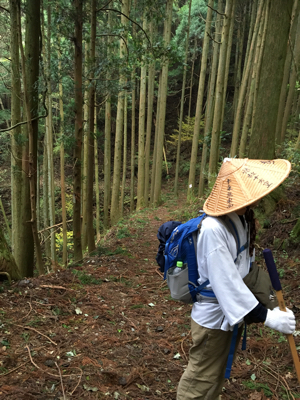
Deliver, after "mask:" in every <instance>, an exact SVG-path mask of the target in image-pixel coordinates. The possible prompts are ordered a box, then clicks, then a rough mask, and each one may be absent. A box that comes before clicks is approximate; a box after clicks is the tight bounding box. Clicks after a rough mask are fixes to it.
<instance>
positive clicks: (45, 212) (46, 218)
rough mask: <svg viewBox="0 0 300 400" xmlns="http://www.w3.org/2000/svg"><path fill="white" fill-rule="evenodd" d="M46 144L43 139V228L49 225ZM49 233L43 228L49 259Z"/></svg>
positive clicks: (49, 257)
mask: <svg viewBox="0 0 300 400" xmlns="http://www.w3.org/2000/svg"><path fill="white" fill-rule="evenodd" d="M48 167H49V164H48V146H47V141H46V140H45V141H44V154H43V222H44V228H48V227H49V226H50V220H49V185H48V174H49V170H48ZM50 235H51V233H50V232H49V230H48V229H47V230H45V232H44V243H45V253H46V257H47V258H48V259H49V260H50V259H51V239H50Z"/></svg>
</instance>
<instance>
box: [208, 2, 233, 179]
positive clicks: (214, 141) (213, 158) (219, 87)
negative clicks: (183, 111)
mask: <svg viewBox="0 0 300 400" xmlns="http://www.w3.org/2000/svg"><path fill="white" fill-rule="evenodd" d="M232 7H233V0H227V2H226V7H225V19H224V25H223V30H222V43H221V47H220V56H219V65H218V75H217V83H216V97H215V108H214V119H213V126H212V136H211V146H210V158H209V171H208V179H209V183H210V185H212V184H213V183H214V179H215V177H216V175H217V164H218V159H217V156H218V153H219V139H220V128H221V117H222V109H223V107H224V102H223V99H224V96H223V91H224V90H225V88H224V82H225V69H226V56H227V46H228V36H229V29H230V20H231V12H232Z"/></svg>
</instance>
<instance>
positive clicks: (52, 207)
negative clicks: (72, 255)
mask: <svg viewBox="0 0 300 400" xmlns="http://www.w3.org/2000/svg"><path fill="white" fill-rule="evenodd" d="M47 17H48V18H47V51H46V54H47V105H48V115H47V120H48V130H47V146H48V186H49V190H48V194H49V217H50V226H53V225H54V224H55V199H54V193H55V192H54V170H53V169H54V164H53V121H52V86H51V5H50V3H48V5H47ZM51 260H52V264H54V263H55V262H56V249H55V229H54V228H53V229H51Z"/></svg>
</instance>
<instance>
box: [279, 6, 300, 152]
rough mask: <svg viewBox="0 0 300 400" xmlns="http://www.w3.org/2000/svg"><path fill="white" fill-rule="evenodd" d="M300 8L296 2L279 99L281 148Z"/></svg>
mask: <svg viewBox="0 0 300 400" xmlns="http://www.w3.org/2000/svg"><path fill="white" fill-rule="evenodd" d="M299 7H300V2H299V0H294V5H293V11H292V16H291V22H290V32H289V43H288V48H287V54H286V58H285V64H284V73H283V78H282V84H281V91H280V99H279V106H278V113H277V121H276V134H275V136H276V144H277V145H279V146H280V145H281V128H282V120H283V115H284V108H285V102H286V95H287V87H288V82H289V77H290V71H291V62H292V48H293V47H294V43H295V41H296V29H297V25H298V24H299V22H298V15H299ZM298 39H299V38H298Z"/></svg>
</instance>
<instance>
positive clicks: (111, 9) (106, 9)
mask: <svg viewBox="0 0 300 400" xmlns="http://www.w3.org/2000/svg"><path fill="white" fill-rule="evenodd" d="M100 10H105V11H113V12H116V13H119V14H120V15H123V17H125V18H127V19H128V20H129V21H131V22H132V23H133V24H135V25H137V26H138V27H139V28H140V30H141V31H143V32H144V34H145V36H146V38H147V40H148V42H149V45H150V47H152V44H151V41H150V39H149V37H148V35H147V33H146V32H145V31H144V29H143V28H142V27H141V25H140V24H138V23H137V22H135V21H133V20H132V19H131V18H129V17H127V15H125V14H123V13H122V12H121V11H119V10H114V9H113V8H99V10H97V12H98V11H100Z"/></svg>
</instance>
